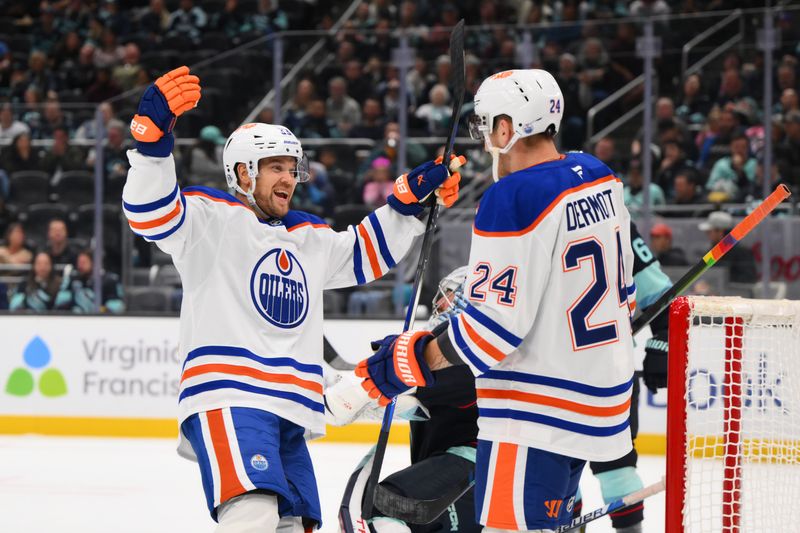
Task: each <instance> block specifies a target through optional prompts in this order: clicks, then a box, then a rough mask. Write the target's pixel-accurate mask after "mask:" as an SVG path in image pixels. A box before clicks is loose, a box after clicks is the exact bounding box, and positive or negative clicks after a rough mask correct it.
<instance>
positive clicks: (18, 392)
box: [6, 368, 33, 396]
mask: <svg viewBox="0 0 800 533" xmlns="http://www.w3.org/2000/svg"><path fill="white" fill-rule="evenodd" d="M6 392H7V393H8V394H13V395H14V396H27V395H29V394H30V393H32V392H33V374H31V373H30V372H28V371H27V370H25V369H24V368H15V369H14V371H13V372H11V375H10V376H8V381H7V382H6Z"/></svg>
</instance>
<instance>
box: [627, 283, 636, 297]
mask: <svg viewBox="0 0 800 533" xmlns="http://www.w3.org/2000/svg"><path fill="white" fill-rule="evenodd" d="M627 289H628V296H630V295H631V294H633V293H634V292H636V283H631V284H630V286H628V287H627Z"/></svg>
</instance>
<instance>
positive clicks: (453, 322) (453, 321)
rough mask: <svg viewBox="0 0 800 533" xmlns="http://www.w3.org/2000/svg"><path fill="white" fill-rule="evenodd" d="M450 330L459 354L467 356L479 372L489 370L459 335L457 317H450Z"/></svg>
mask: <svg viewBox="0 0 800 533" xmlns="http://www.w3.org/2000/svg"><path fill="white" fill-rule="evenodd" d="M450 328H451V329H452V331H453V337H455V340H456V347H457V348H458V349H459V350H460V351H461V353H463V354H464V355H466V356H467V359H469V362H470V363H472V364H473V366H475V368H477V369H478V370H480V371H481V372H482V373H483V372H486V371H487V370H489V365H487V364H486V363H484V362H483V361H482V360H481V359H480V358H479V357H478V356H477V355H475V353H474V352H473V351H472V350H470V349H469V346H468V345H467V343H466V341H465V340H464V337H463V336H462V335H461V331H459V329H458V320H457V317H454V316H452V317H450Z"/></svg>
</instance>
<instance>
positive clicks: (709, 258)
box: [633, 184, 792, 335]
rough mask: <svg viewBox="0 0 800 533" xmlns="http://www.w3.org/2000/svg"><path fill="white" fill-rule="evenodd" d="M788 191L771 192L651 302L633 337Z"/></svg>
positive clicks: (759, 220)
mask: <svg viewBox="0 0 800 533" xmlns="http://www.w3.org/2000/svg"><path fill="white" fill-rule="evenodd" d="M791 194H792V193H791V192H790V191H789V188H788V187H786V185H783V184H781V185H779V186H778V188H777V189H775V190H774V191H772V194H770V195H769V196H767V197H766V198H765V199H764V201H763V202H761V204H760V205H759V206H758V207H756V209H755V210H754V211H753V212H752V213H750V214H749V215H747V216H746V217H744V219H742V221H741V222H739V223H738V224H736V226H735V227H734V228H733V229H732V230H731V231H730V233H728V234H727V235H725V237H723V239H722V240H721V241H719V242H718V243H717V244H716V246H714V247H713V248H712V249H711V251H709V252H708V253H707V254H706V255H704V256H703V258H702V259H701V260H700V261H698V262H697V264H696V265H694V266H693V267H692V268H691V269H689V271H688V272H687V273H686V274H684V275H683V277H682V278H681V279H679V280H678V281H676V282H675V284H674V285H673V286H672V287H670V288H669V290H667V292H665V293H664V294H662V295H661V297H660V298H659V299H658V300H656V301H655V303H653V304H652V305H650V306H649V307H648V308H647V310H646V311H645V312H643V313H642V314H641V315H639V317H638V318H637V319H636V320H634V321H633V333H634V335H635V334H636V333H638V332H639V330H641V329H642V328H643V327H645V326H646V325H647V324H649V323H650V322H651V321H652V320H653V319H654V318H655V317H656V315H658V314H659V313H660V312H661V311H663V310H664V309H666V308H667V307H668V306H669V304H670V303H672V300H674V299H675V298H676V297H677V296H679V295H680V294H682V293H683V291H685V290H686V289H688V288H689V286H690V285H691V284H692V283H694V282H695V281H696V280H697V278H699V277H700V276H702V275H703V273H704V272H705V271H706V270H708V269H709V268H711V267H712V266H714V263H716V262H717V261H719V260H720V259H722V257H723V256H724V255H725V254H726V253H728V250H730V249H731V248H733V247H734V246H735V245H736V243H738V242H739V241H741V240H742V239H744V238H745V237H746V236H747V234H748V233H750V231H752V229H753V228H755V227H756V226H758V225H759V224H760V223H761V222H762V221H763V220H764V219H765V218H767V215H769V214H770V213H772V211H773V210H774V209H775V208H776V207H777V206H778V204H780V203H781V202H782V201H784V200H785V199H787V198H788V197H789V196H791Z"/></svg>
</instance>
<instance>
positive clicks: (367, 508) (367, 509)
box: [361, 19, 466, 519]
mask: <svg viewBox="0 0 800 533" xmlns="http://www.w3.org/2000/svg"><path fill="white" fill-rule="evenodd" d="M450 64H451V66H452V72H453V95H454V96H455V99H456V100H455V105H453V113H452V115H451V117H450V135H449V136H448V137H447V143H446V144H445V149H444V156H443V158H442V162H443V163H444V165H446V166H449V164H450V156H451V154H452V153H453V144H454V143H455V140H456V133H457V132H458V118H459V115H460V114H461V105H462V104H463V103H464V85H465V78H466V71H465V70H464V20H463V19H462V20H460V21H459V22H458V24H456V26H455V28H453V32H452V33H451V34H450ZM431 201H432V202H433V207H431V211H430V215H428V223H427V224H426V225H425V236H424V237H423V239H422V250H420V253H419V261H418V262H417V271H416V273H415V275H414V288H413V289H412V292H411V294H412V297H411V302H410V304H409V306H408V309H407V310H406V319H405V323H404V325H403V331H408V330H409V329H411V328H413V327H414V319H415V317H416V314H417V305H419V297H420V288H421V287H422V280H423V276H424V275H425V268H426V267H427V266H428V260H429V259H430V252H431V247H432V245H433V232H434V231H435V230H436V220H437V219H438V217H439V204H438V203H437V202H436V196H435V194H431ZM396 403H397V398H393V399H392V401H391V402H390V403H389V405H387V406H386V411H385V412H384V413H383V422H381V431H380V433H379V434H378V443H377V445H376V447H375V459H374V461H373V462H372V469H371V470H370V474H369V478H368V479H367V485H366V488H365V490H364V501H363V503H362V506H361V516H362V517H363V518H365V519H366V518H372V510H373V508H374V504H375V487H377V485H378V478H379V476H380V473H381V466H382V465H383V457H384V455H386V446H387V444H388V443H389V431H390V430H391V426H392V419H393V418H394V408H395V404H396Z"/></svg>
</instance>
